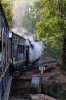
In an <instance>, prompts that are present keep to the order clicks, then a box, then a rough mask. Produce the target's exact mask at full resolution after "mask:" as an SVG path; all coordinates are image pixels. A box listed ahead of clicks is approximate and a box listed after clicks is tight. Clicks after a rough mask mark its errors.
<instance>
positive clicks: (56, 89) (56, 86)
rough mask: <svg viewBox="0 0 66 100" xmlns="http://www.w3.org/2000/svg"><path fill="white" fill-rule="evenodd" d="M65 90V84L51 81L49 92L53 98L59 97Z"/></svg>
mask: <svg viewBox="0 0 66 100" xmlns="http://www.w3.org/2000/svg"><path fill="white" fill-rule="evenodd" d="M65 90H66V89H65V86H64V85H63V84H62V83H61V82H52V84H51V85H50V86H49V94H50V95H51V96H53V97H55V98H58V97H60V96H61V95H62V94H63V93H64V92H65Z"/></svg>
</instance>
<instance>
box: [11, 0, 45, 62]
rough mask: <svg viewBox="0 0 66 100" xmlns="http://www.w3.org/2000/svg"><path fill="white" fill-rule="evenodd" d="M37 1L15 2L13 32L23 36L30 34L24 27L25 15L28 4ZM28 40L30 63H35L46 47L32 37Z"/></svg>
mask: <svg viewBox="0 0 66 100" xmlns="http://www.w3.org/2000/svg"><path fill="white" fill-rule="evenodd" d="M33 1H35V0H13V21H14V25H13V29H12V31H13V32H14V33H16V34H19V35H21V36H23V35H24V33H29V32H28V31H27V30H26V29H24V28H23V27H22V26H23V25H22V19H23V17H24V15H25V10H26V9H27V6H28V4H29V3H30V4H31V3H32V2H33ZM24 37H25V38H26V45H29V59H30V62H32V61H35V60H36V59H38V58H40V56H41V55H42V53H43V50H44V46H43V43H42V42H41V41H35V40H34V39H33V38H32V37H27V36H24Z"/></svg>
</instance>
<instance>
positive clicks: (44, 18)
mask: <svg viewBox="0 0 66 100" xmlns="http://www.w3.org/2000/svg"><path fill="white" fill-rule="evenodd" d="M39 4H40V5H39ZM34 6H35V7H36V9H37V11H38V12H39V13H40V14H41V20H40V21H38V22H37V24H36V28H37V30H36V34H37V38H38V39H39V40H40V39H42V38H46V46H47V47H48V48H47V49H48V50H49V51H50V52H51V53H52V55H54V56H55V57H56V58H57V56H59V55H60V54H61V52H62V46H63V33H65V32H66V18H65V16H66V1H65V0H38V1H36V2H35V4H34ZM48 50H47V51H48Z"/></svg>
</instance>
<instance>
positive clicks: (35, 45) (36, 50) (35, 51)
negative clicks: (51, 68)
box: [26, 37, 44, 62]
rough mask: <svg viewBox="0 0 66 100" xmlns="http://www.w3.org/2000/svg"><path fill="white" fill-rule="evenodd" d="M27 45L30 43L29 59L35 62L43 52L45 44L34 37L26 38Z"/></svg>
mask: <svg viewBox="0 0 66 100" xmlns="http://www.w3.org/2000/svg"><path fill="white" fill-rule="evenodd" d="M26 45H29V59H30V62H34V61H35V60H37V59H39V58H40V56H41V55H42V53H43V50H44V45H43V42H42V41H35V40H34V39H33V38H32V37H28V38H27V39H26Z"/></svg>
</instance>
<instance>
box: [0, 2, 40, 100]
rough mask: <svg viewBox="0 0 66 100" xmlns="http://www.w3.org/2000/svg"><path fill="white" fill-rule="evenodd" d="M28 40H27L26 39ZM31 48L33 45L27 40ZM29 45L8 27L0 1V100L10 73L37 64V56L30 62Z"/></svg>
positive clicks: (12, 73)
mask: <svg viewBox="0 0 66 100" xmlns="http://www.w3.org/2000/svg"><path fill="white" fill-rule="evenodd" d="M28 41H29V40H28ZM29 43H30V46H31V48H32V49H33V48H34V47H33V45H32V44H31V42H30V41H29ZM30 46H29V45H26V39H25V38H24V37H23V36H20V35H18V34H16V33H14V32H12V31H11V30H10V29H9V25H8V22H7V19H6V16H5V14H4V10H3V7H2V4H1V2H0V100H2V97H3V94H4V92H5V88H6V85H7V82H8V78H9V76H10V75H12V76H13V75H14V73H15V72H17V71H18V72H20V71H21V70H23V69H26V68H28V67H29V65H31V64H32V65H35V64H37V61H38V60H39V58H37V59H35V60H33V61H32V62H30V60H29V48H30Z"/></svg>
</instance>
